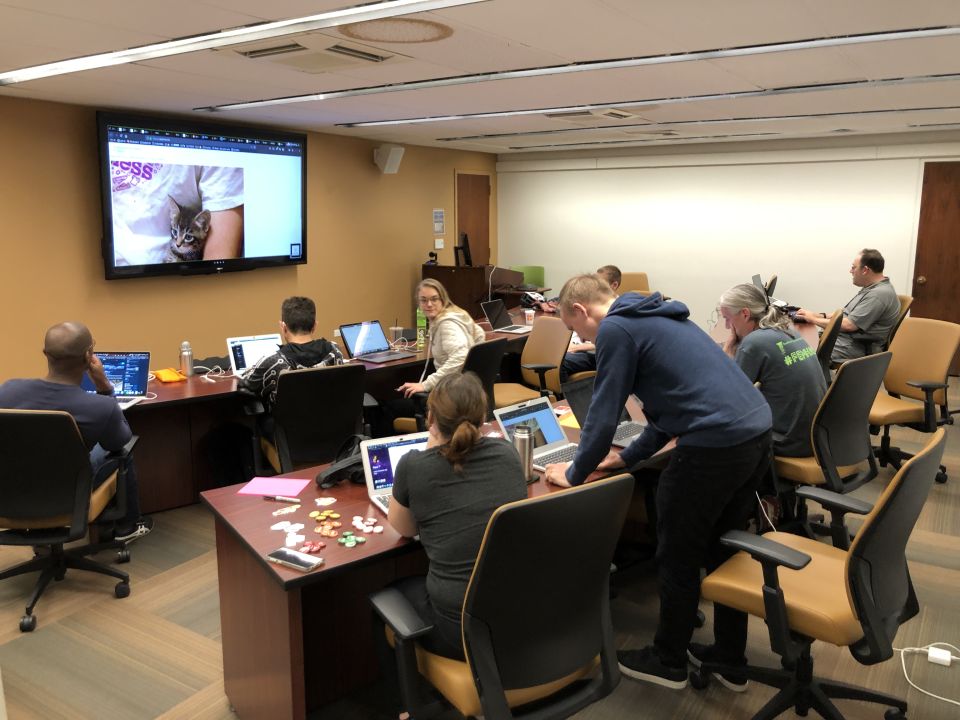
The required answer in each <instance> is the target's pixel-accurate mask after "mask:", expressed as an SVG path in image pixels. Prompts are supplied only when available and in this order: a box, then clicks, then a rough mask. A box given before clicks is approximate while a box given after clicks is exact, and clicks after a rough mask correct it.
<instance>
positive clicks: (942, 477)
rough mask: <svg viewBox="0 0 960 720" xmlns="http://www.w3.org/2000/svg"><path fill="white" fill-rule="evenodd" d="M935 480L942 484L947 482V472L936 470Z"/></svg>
mask: <svg viewBox="0 0 960 720" xmlns="http://www.w3.org/2000/svg"><path fill="white" fill-rule="evenodd" d="M936 480H937V482H938V483H939V484H941V485H943V484H944V483H946V482H947V474H946V473H945V472H938V473H937V478H936Z"/></svg>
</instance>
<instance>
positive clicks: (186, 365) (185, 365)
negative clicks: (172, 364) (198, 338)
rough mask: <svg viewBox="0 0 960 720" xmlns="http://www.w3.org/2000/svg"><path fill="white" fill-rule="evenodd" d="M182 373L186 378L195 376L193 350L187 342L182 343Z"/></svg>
mask: <svg viewBox="0 0 960 720" xmlns="http://www.w3.org/2000/svg"><path fill="white" fill-rule="evenodd" d="M180 372H181V374H183V375H184V376H185V377H190V376H191V375H193V349H192V348H191V347H190V343H189V342H187V341H186V340H184V341H183V342H182V343H180Z"/></svg>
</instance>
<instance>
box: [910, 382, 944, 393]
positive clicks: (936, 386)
mask: <svg viewBox="0 0 960 720" xmlns="http://www.w3.org/2000/svg"><path fill="white" fill-rule="evenodd" d="M907 385H909V386H910V387H915V388H920V389H921V390H923V391H924V392H934V391H936V390H946V389H947V384H946V383H942V382H928V381H925V380H907Z"/></svg>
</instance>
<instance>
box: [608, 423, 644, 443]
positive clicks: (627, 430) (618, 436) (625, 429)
mask: <svg viewBox="0 0 960 720" xmlns="http://www.w3.org/2000/svg"><path fill="white" fill-rule="evenodd" d="M642 432H643V425H641V424H640V423H638V422H628V423H624V424H623V425H619V426H617V431H616V432H615V433H614V434H613V439H614V440H623V439H624V438H628V437H633V436H634V435H639V434H640V433H642Z"/></svg>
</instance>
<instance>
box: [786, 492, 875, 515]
mask: <svg viewBox="0 0 960 720" xmlns="http://www.w3.org/2000/svg"><path fill="white" fill-rule="evenodd" d="M797 497H802V498H806V499H807V500H815V501H816V502H818V503H820V504H821V505H823V507H824V508H826V509H827V510H830V511H831V512H832V511H833V510H840V511H843V512H845V513H848V512H850V513H854V514H855V515H866V514H867V513H869V512H870V511H871V510H873V505H871V504H870V503H868V502H864V501H863V500H858V499H857V498H855V497H851V496H850V495H841V494H840V493H835V492H833V490H825V489H824V488H817V487H799V488H797Z"/></svg>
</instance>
